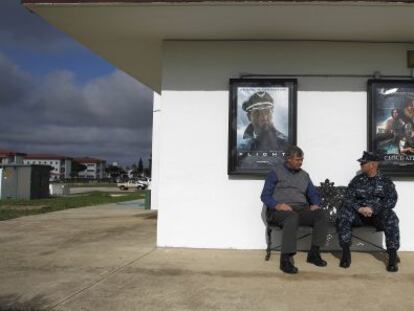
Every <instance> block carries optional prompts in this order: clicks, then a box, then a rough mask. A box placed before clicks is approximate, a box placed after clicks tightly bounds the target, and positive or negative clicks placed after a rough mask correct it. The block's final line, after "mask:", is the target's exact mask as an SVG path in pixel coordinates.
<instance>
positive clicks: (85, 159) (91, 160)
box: [73, 157, 106, 163]
mask: <svg viewBox="0 0 414 311" xmlns="http://www.w3.org/2000/svg"><path fill="white" fill-rule="evenodd" d="M73 160H74V161H76V162H79V163H106V161H105V160H102V159H98V158H92V157H80V158H74V159H73Z"/></svg>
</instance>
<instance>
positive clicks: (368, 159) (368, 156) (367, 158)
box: [357, 151, 381, 164]
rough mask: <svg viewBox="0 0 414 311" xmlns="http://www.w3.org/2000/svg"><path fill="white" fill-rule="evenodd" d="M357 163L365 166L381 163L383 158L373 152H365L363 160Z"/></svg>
mask: <svg viewBox="0 0 414 311" xmlns="http://www.w3.org/2000/svg"><path fill="white" fill-rule="evenodd" d="M357 161H358V162H359V163H361V164H365V163H368V162H371V161H376V162H377V161H381V158H380V157H379V156H378V155H376V154H375V153H373V152H370V151H364V153H363V154H362V158H360V159H358V160H357Z"/></svg>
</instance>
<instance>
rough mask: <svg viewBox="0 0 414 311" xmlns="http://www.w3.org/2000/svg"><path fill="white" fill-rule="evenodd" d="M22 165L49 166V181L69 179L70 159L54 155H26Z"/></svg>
mask: <svg viewBox="0 0 414 311" xmlns="http://www.w3.org/2000/svg"><path fill="white" fill-rule="evenodd" d="M24 164H34V165H50V166H51V167H52V168H53V169H52V170H51V171H50V180H51V181H54V180H63V179H69V178H71V176H70V173H71V171H72V158H70V157H66V156H61V155H54V154H28V155H26V157H25V158H24Z"/></svg>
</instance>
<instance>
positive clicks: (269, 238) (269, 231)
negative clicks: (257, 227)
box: [265, 227, 272, 261]
mask: <svg viewBox="0 0 414 311" xmlns="http://www.w3.org/2000/svg"><path fill="white" fill-rule="evenodd" d="M266 237H267V239H266V240H267V249H266V256H265V260H266V261H269V259H270V256H271V246H272V229H270V228H269V227H267V228H266Z"/></svg>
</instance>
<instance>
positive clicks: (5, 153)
mask: <svg viewBox="0 0 414 311" xmlns="http://www.w3.org/2000/svg"><path fill="white" fill-rule="evenodd" d="M25 155H26V154H25V153H21V152H15V151H12V150H6V149H0V165H1V164H23V159H24V157H25Z"/></svg>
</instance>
